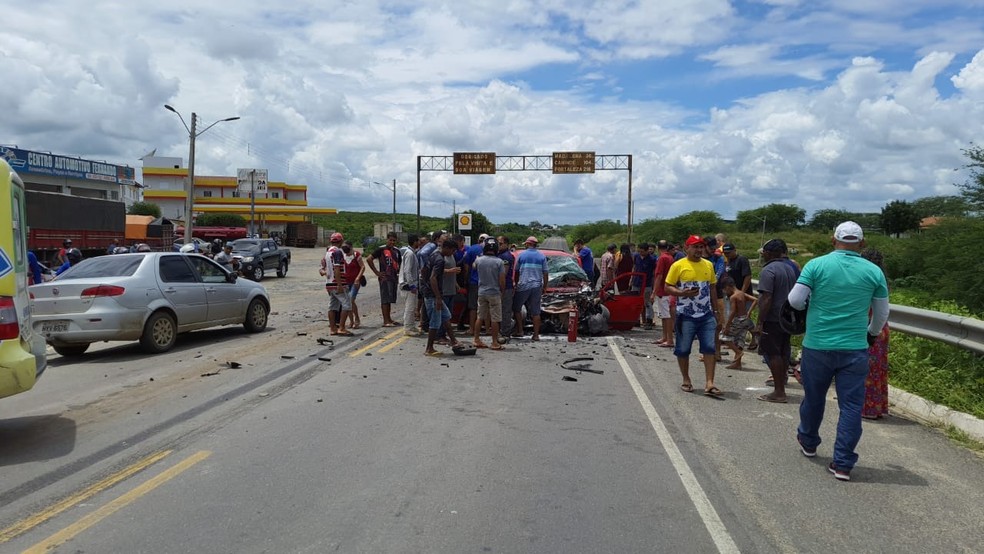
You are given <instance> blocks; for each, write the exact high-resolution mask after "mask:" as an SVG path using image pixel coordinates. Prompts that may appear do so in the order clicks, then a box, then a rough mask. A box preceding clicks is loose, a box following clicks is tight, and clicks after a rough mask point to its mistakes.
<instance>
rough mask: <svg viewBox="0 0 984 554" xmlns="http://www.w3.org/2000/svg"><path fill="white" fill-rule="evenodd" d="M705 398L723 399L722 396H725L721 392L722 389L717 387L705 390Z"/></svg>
mask: <svg viewBox="0 0 984 554" xmlns="http://www.w3.org/2000/svg"><path fill="white" fill-rule="evenodd" d="M704 396H710V397H711V398H721V397H722V396H724V393H723V392H721V389H719V388H717V387H711V388H709V389H704Z"/></svg>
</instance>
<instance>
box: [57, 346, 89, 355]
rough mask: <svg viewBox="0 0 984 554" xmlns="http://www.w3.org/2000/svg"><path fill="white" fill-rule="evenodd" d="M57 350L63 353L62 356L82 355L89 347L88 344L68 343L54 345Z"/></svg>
mask: <svg viewBox="0 0 984 554" xmlns="http://www.w3.org/2000/svg"><path fill="white" fill-rule="evenodd" d="M52 348H54V349H55V352H57V353H59V354H61V355H62V356H81V355H82V354H85V351H86V350H88V349H89V345H88V344H66V345H63V346H54V345H52Z"/></svg>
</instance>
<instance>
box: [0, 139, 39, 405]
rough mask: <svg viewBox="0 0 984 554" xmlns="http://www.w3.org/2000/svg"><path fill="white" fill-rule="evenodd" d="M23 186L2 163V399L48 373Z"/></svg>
mask: <svg viewBox="0 0 984 554" xmlns="http://www.w3.org/2000/svg"><path fill="white" fill-rule="evenodd" d="M26 202H27V201H26V196H25V193H24V183H23V182H22V181H21V179H20V177H18V176H17V173H15V172H14V171H13V170H12V169H11V168H10V166H9V165H8V164H7V162H6V161H5V160H4V159H2V158H0V398H3V397H6V396H11V395H14V394H18V393H21V392H25V391H28V390H31V388H32V387H33V386H34V383H35V382H36V381H37V379H38V377H40V376H41V374H42V373H43V372H44V370H45V367H47V364H48V362H47V358H46V357H45V351H46V348H47V347H46V346H45V343H44V337H42V336H40V335H39V334H37V333H35V332H34V328H33V326H32V325H31V298H30V292H29V291H28V273H29V271H30V270H29V267H28V262H27V220H26V213H27V206H26Z"/></svg>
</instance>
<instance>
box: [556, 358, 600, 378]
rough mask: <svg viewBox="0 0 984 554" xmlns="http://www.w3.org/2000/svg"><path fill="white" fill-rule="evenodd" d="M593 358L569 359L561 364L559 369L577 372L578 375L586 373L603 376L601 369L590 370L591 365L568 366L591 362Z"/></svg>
mask: <svg viewBox="0 0 984 554" xmlns="http://www.w3.org/2000/svg"><path fill="white" fill-rule="evenodd" d="M593 361H594V358H571V359H570V360H567V361H566V362H561V364H560V367H561V368H562V369H566V370H568V371H577V372H578V373H580V372H582V371H586V372H588V373H594V374H596V375H604V374H605V371H604V370H603V369H591V364H578V365H570V366H569V365H568V364H573V363H575V362H593Z"/></svg>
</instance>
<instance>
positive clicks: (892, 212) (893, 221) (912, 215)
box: [881, 200, 922, 238]
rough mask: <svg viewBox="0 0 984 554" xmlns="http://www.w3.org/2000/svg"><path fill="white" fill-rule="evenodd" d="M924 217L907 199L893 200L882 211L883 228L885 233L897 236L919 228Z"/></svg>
mask: <svg viewBox="0 0 984 554" xmlns="http://www.w3.org/2000/svg"><path fill="white" fill-rule="evenodd" d="M921 220H922V218H920V217H919V213H918V212H916V209H915V208H914V207H913V206H912V204H910V203H908V202H906V201H905V200H893V201H892V202H889V203H888V204H887V205H886V206H885V207H884V208H882V211H881V228H882V230H883V231H884V232H885V233H888V234H893V235H895V237H896V238H898V236H899V235H900V234H902V233H905V232H906V231H915V230H917V229H919V222H920V221H921Z"/></svg>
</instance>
